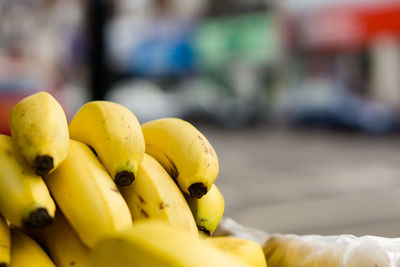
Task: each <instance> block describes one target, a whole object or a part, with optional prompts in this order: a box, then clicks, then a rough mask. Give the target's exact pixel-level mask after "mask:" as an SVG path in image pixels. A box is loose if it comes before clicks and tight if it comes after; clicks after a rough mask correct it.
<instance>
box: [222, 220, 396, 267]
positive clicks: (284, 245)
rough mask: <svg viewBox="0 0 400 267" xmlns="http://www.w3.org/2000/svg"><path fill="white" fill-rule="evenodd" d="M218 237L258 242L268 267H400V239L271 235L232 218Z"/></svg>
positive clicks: (223, 224) (224, 221)
mask: <svg viewBox="0 0 400 267" xmlns="http://www.w3.org/2000/svg"><path fill="white" fill-rule="evenodd" d="M217 233H219V234H221V235H234V236H238V237H242V238H247V239H250V240H253V241H257V242H258V243H260V244H261V245H262V246H263V247H264V253H265V257H266V259H267V262H268V267H400V238H385V237H379V236H362V237H356V236H353V235H336V236H320V235H303V236H299V235H283V234H269V233H265V232H263V231H260V230H257V229H251V228H247V227H244V226H242V225H240V224H238V223H236V222H235V221H234V220H232V219H230V218H225V219H224V220H222V221H221V223H220V226H219V230H218V232H217Z"/></svg>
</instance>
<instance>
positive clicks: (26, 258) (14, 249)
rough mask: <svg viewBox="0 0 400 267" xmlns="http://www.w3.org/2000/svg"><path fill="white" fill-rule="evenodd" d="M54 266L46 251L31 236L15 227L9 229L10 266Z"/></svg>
mask: <svg viewBox="0 0 400 267" xmlns="http://www.w3.org/2000/svg"><path fill="white" fill-rule="evenodd" d="M27 266H29V267H55V265H54V263H53V262H52V261H51V259H50V258H49V256H48V255H47V254H46V252H45V251H44V250H43V249H42V248H41V247H40V246H39V244H38V243H36V242H35V241H34V240H33V239H32V238H30V237H29V236H27V235H26V234H24V233H22V232H20V231H19V230H17V229H12V230H11V264H10V267H27Z"/></svg>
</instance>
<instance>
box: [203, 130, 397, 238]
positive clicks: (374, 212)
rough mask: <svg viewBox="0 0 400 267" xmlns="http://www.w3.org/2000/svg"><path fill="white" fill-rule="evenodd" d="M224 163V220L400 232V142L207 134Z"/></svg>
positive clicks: (296, 134)
mask: <svg viewBox="0 0 400 267" xmlns="http://www.w3.org/2000/svg"><path fill="white" fill-rule="evenodd" d="M201 129H202V131H203V132H204V133H205V135H206V136H207V137H208V139H209V140H210V142H211V143H212V144H213V145H214V146H215V148H216V151H217V153H218V155H219V159H220V176H219V178H218V180H217V183H216V184H217V185H219V188H220V190H221V191H222V193H223V195H224V197H225V203H226V209H225V215H224V216H225V217H231V218H233V219H235V220H236V221H237V222H239V223H241V224H243V225H245V226H249V227H256V228H258V229H261V230H264V231H267V232H271V233H276V232H282V233H294V234H323V235H331V234H354V235H380V236H387V237H395V236H397V237H398V236H399V234H400V207H399V205H398V203H400V175H399V173H400V168H399V166H400V138H399V137H398V136H396V137H390V136H389V137H388V136H385V137H376V136H367V135H361V136H360V134H356V133H350V134H347V133H331V132H330V133H328V132H326V131H316V132H313V131H310V130H307V131H285V130H272V129H269V128H264V129H261V130H260V129H247V130H245V129H243V130H232V131H226V130H220V129H215V128H209V127H203V128H201Z"/></svg>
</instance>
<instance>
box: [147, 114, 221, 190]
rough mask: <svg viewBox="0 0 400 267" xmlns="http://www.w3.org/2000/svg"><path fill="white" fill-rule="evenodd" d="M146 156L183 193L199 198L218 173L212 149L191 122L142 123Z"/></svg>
mask: <svg viewBox="0 0 400 267" xmlns="http://www.w3.org/2000/svg"><path fill="white" fill-rule="evenodd" d="M142 131H143V135H144V139H145V143H146V153H148V154H149V155H151V156H152V157H154V158H155V159H156V160H157V161H158V162H160V163H161V165H162V166H163V167H164V168H165V169H166V170H167V172H168V173H169V175H170V176H171V177H172V178H173V179H174V180H175V181H176V182H177V184H178V185H179V187H180V189H181V190H182V192H184V193H185V194H187V195H189V196H191V197H194V198H201V197H202V196H203V195H205V194H206V193H207V192H208V191H209V190H210V188H211V185H212V184H213V183H214V182H215V180H216V179H217V176H218V172H219V163H218V157H217V154H216V153H215V150H214V148H213V147H212V146H211V144H210V143H209V142H208V140H207V139H206V138H205V137H204V135H203V134H202V133H201V132H200V131H199V130H197V129H196V128H195V127H194V126H193V125H191V124H190V123H188V122H186V121H184V120H181V119H177V118H164V119H158V120H154V121H150V122H147V123H144V124H143V125H142Z"/></svg>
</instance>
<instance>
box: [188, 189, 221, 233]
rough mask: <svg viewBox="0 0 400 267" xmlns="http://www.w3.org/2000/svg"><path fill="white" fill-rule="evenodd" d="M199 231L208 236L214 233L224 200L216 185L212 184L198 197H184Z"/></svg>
mask: <svg viewBox="0 0 400 267" xmlns="http://www.w3.org/2000/svg"><path fill="white" fill-rule="evenodd" d="M186 200H187V202H188V204H189V207H190V209H191V211H192V213H193V217H194V220H195V221H196V224H197V228H198V229H199V231H201V232H203V233H204V234H206V235H208V236H210V235H212V234H213V233H214V231H215V229H216V228H217V226H218V223H219V221H220V220H221V218H222V215H223V214H224V210H225V201H224V197H223V196H222V194H221V192H220V191H219V189H218V187H217V186H216V185H215V184H213V185H212V186H211V189H210V191H208V193H207V194H206V195H205V196H203V197H202V198H200V199H197V198H191V197H186Z"/></svg>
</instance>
